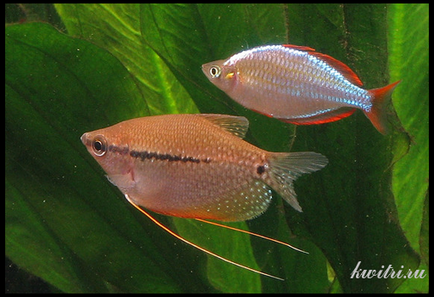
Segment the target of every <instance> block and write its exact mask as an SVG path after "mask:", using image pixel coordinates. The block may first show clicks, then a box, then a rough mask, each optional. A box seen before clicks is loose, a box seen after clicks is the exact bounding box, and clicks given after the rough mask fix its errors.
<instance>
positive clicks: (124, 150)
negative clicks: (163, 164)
mask: <svg viewBox="0 0 434 297" xmlns="http://www.w3.org/2000/svg"><path fill="white" fill-rule="evenodd" d="M109 151H111V152H114V153H119V154H121V155H125V154H128V153H129V155H130V156H131V157H133V158H140V159H141V160H142V161H144V160H149V159H155V160H160V161H169V162H176V161H181V162H185V163H186V162H193V163H200V162H205V163H209V162H210V159H209V158H207V159H203V160H200V159H197V158H194V157H182V156H176V155H170V154H160V153H155V152H147V151H135V150H132V151H130V150H129V149H128V147H118V146H114V145H111V146H110V147H109Z"/></svg>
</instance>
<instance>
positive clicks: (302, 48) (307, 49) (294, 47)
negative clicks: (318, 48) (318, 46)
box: [282, 44, 315, 52]
mask: <svg viewBox="0 0 434 297" xmlns="http://www.w3.org/2000/svg"><path fill="white" fill-rule="evenodd" d="M282 46H284V47H287V48H292V49H295V50H299V51H306V52H314V51H315V49H314V48H311V47H308V46H302V45H294V44H282Z"/></svg>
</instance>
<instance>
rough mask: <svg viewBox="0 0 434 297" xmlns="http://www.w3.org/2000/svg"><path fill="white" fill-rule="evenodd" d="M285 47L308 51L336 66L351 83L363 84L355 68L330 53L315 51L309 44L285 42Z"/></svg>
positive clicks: (359, 85)
mask: <svg viewBox="0 0 434 297" xmlns="http://www.w3.org/2000/svg"><path fill="white" fill-rule="evenodd" d="M283 46H284V47H287V48H292V49H296V50H299V51H306V52H308V53H309V55H312V56H315V57H317V58H318V59H320V60H323V61H324V62H326V63H327V64H329V65H330V66H331V67H333V68H335V69H336V70H337V71H339V72H340V73H341V74H342V75H343V76H344V77H345V78H346V79H348V80H349V81H350V82H351V83H353V84H355V85H356V86H358V87H361V86H363V83H362V81H361V80H360V78H359V77H358V76H357V74H355V73H354V71H353V70H351V68H350V67H348V66H347V65H345V64H344V63H342V62H341V61H339V60H336V59H335V58H333V57H330V56H329V55H326V54H322V53H319V52H317V51H315V49H313V48H311V47H307V46H300V45H292V44H284V45H283Z"/></svg>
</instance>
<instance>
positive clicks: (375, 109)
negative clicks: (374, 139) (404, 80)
mask: <svg viewBox="0 0 434 297" xmlns="http://www.w3.org/2000/svg"><path fill="white" fill-rule="evenodd" d="M400 82H401V81H400V80H398V81H396V82H394V83H392V84H390V85H387V86H385V87H382V88H378V89H372V90H369V93H370V94H371V96H372V108H371V110H370V111H368V112H365V115H366V116H367V117H368V119H369V120H370V121H371V123H372V124H373V125H374V127H375V128H376V129H377V130H378V131H379V132H380V133H381V134H387V133H388V132H389V130H390V123H389V122H388V120H387V115H388V113H387V107H388V105H389V103H390V100H391V96H392V93H393V91H394V90H395V88H396V86H397V85H398V84H399V83H400Z"/></svg>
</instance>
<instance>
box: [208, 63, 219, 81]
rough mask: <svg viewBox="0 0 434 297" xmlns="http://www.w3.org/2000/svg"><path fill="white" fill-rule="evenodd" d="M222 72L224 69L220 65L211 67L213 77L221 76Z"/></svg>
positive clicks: (210, 72) (210, 71)
mask: <svg viewBox="0 0 434 297" xmlns="http://www.w3.org/2000/svg"><path fill="white" fill-rule="evenodd" d="M221 73H222V69H221V68H220V67H219V66H217V65H216V66H212V67H211V68H210V69H209V74H210V75H211V77H212V78H216V77H219V76H220V74H221Z"/></svg>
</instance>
